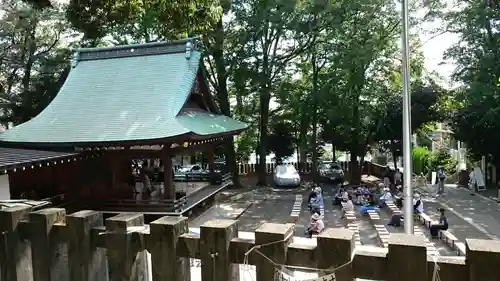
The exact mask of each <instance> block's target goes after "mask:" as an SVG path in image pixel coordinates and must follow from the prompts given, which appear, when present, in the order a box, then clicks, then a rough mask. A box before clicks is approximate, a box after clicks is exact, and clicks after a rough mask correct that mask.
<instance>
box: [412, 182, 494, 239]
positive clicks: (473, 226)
mask: <svg viewBox="0 0 500 281" xmlns="http://www.w3.org/2000/svg"><path fill="white" fill-rule="evenodd" d="M421 190H423V191H424V202H425V203H426V209H427V210H428V211H426V213H427V212H428V213H429V215H431V214H432V215H433V216H435V217H436V216H437V212H436V211H435V210H436V208H437V207H444V208H445V209H447V210H448V212H447V215H448V217H449V220H450V229H451V232H452V233H453V234H455V236H457V238H459V239H460V240H465V238H466V237H468V238H478V239H495V240H498V239H499V237H500V216H499V215H500V204H499V203H497V202H496V201H494V200H491V199H488V198H485V197H484V196H478V195H471V193H470V192H469V191H468V190H466V189H463V188H458V187H456V185H446V186H445V191H446V193H445V195H443V196H436V195H435V190H434V187H432V186H426V187H422V188H421ZM480 194H481V193H480Z"/></svg>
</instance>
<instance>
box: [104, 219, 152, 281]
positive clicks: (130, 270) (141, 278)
mask: <svg viewBox="0 0 500 281" xmlns="http://www.w3.org/2000/svg"><path fill="white" fill-rule="evenodd" d="M133 227H144V215H142V214H120V215H117V216H114V217H111V218H108V219H106V249H107V256H108V267H109V277H110V280H111V281H148V280H147V274H144V272H143V271H144V265H145V264H146V262H147V261H145V260H144V259H145V255H142V254H141V255H137V254H138V253H139V251H140V249H139V248H138V247H137V246H138V244H139V243H140V241H137V240H135V241H134V239H137V238H139V235H138V233H137V232H136V230H134V229H133Z"/></svg>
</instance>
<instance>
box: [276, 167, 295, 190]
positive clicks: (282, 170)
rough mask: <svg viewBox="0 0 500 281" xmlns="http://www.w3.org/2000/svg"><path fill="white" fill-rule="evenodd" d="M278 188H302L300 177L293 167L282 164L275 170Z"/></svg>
mask: <svg viewBox="0 0 500 281" xmlns="http://www.w3.org/2000/svg"><path fill="white" fill-rule="evenodd" d="M274 182H275V184H276V186H300V175H299V172H297V170H296V169H295V167H294V166H293V165H290V164H281V165H278V166H276V169H275V170H274Z"/></svg>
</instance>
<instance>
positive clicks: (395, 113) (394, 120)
mask: <svg viewBox="0 0 500 281" xmlns="http://www.w3.org/2000/svg"><path fill="white" fill-rule="evenodd" d="M442 95H443V91H442V90H441V89H440V88H439V87H438V86H437V85H435V84H433V83H431V84H430V85H428V86H427V85H424V84H421V83H419V84H416V85H413V87H412V92H411V131H412V132H415V131H417V130H419V129H421V128H422V126H423V125H424V124H426V123H430V122H440V121H443V118H444V116H443V115H442V114H441V113H442V112H440V111H439V107H440V103H439V101H440V98H441V97H442ZM375 140H376V141H378V142H380V143H381V145H382V147H383V148H384V149H386V150H387V151H390V152H391V153H392V158H393V160H394V165H397V164H396V163H397V159H398V158H399V157H401V156H402V152H403V151H402V143H403V97H402V95H401V94H399V95H394V96H392V97H391V99H389V100H388V101H387V104H386V105H385V112H383V125H382V126H380V127H379V130H378V131H377V133H376V137H375Z"/></svg>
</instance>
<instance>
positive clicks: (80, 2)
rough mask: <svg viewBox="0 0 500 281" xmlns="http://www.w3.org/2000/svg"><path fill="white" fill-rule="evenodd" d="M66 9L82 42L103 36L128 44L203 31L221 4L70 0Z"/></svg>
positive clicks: (209, 0)
mask: <svg viewBox="0 0 500 281" xmlns="http://www.w3.org/2000/svg"><path fill="white" fill-rule="evenodd" d="M66 13H67V17H68V20H69V21H70V23H71V24H72V26H73V27H74V28H75V29H76V30H78V31H81V32H82V33H83V40H84V42H87V43H86V44H88V45H91V46H97V45H99V44H101V43H102V41H103V39H104V38H106V37H108V38H109V37H111V38H112V39H111V43H112V44H130V43H143V42H155V41H162V40H172V39H179V38H186V37H188V36H192V35H195V34H203V33H204V32H206V31H208V30H209V29H210V28H211V27H212V26H213V25H214V24H215V23H216V22H217V21H218V19H219V18H220V15H221V13H222V7H221V6H220V2H219V1H214V0H176V1H173V0H148V1H125V0H118V1H116V0H71V1H70V2H69V5H68V7H67V12H66Z"/></svg>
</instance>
